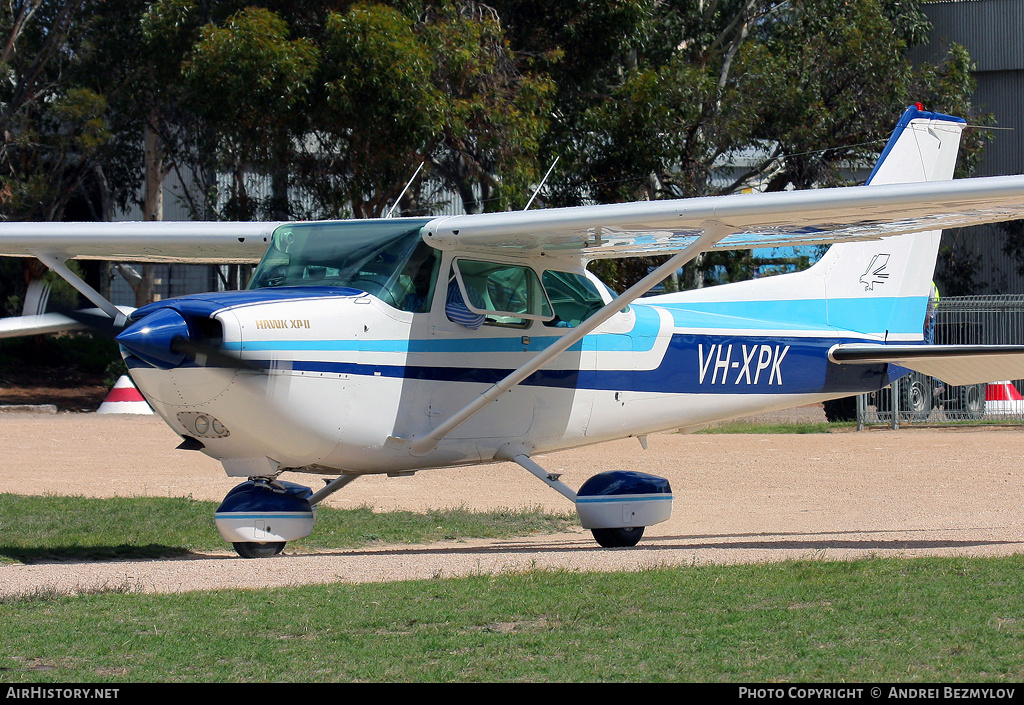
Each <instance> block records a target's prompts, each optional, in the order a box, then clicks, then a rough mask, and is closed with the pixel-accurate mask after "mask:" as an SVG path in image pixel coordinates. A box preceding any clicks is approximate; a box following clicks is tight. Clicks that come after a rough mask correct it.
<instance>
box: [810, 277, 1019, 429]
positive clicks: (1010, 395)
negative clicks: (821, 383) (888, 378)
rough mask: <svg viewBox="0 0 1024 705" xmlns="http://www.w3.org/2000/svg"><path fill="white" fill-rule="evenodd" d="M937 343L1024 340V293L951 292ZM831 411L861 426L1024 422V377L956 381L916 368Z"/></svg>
mask: <svg viewBox="0 0 1024 705" xmlns="http://www.w3.org/2000/svg"><path fill="white" fill-rule="evenodd" d="M935 343H936V344H937V345H1024V295H1010V296H951V297H946V298H944V299H942V300H941V301H940V302H939V306H938V309H937V310H936V321H935ZM830 407H831V409H830V408H829V407H827V408H826V413H827V415H828V416H829V417H830V418H832V417H833V416H836V417H838V416H845V417H846V418H850V417H853V418H855V419H856V421H857V427H858V428H861V427H863V426H865V425H875V424H887V425H889V426H892V427H893V428H898V427H899V425H900V424H902V423H929V424H934V423H947V422H964V421H1020V422H1024V380H1019V379H1017V380H1003V381H1001V382H999V383H996V384H987V385H986V384H975V385H967V386H961V387H957V386H952V385H947V384H944V383H943V382H942V380H938V379H935V378H933V377H928V376H926V375H922V374H919V373H917V372H913V373H911V374H909V375H907V376H905V377H902V378H900V379H898V380H896V381H895V382H893V383H892V385H890V386H889V387H886V388H885V389H882V390H880V391H878V392H872V393H870V394H861V395H860V396H858V397H856V398H850V399H846V400H837V401H836V402H832V403H830ZM830 411H831V413H829V412H830Z"/></svg>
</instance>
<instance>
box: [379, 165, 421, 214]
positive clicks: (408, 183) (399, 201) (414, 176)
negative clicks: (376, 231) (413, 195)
mask: <svg viewBox="0 0 1024 705" xmlns="http://www.w3.org/2000/svg"><path fill="white" fill-rule="evenodd" d="M424 164H426V162H420V165H419V166H418V167H416V171H415V172H413V175H412V178H411V179H409V180H408V181H407V182H406V183H405V188H404V189H402V192H401V193H400V194H398V198H397V199H395V205H393V206H391V208H390V209H388V214H387V215H386V216H384V217H385V218H390V217H391V214H392V213H394V212H395V209H396V208H398V204H399V203H401V202H402V196H404V195H405V192H406V191H408V190H409V187H410V186H412V182H413V181H415V180H416V177H417V176H418V175H419V173H420V169H422V168H423V165H424Z"/></svg>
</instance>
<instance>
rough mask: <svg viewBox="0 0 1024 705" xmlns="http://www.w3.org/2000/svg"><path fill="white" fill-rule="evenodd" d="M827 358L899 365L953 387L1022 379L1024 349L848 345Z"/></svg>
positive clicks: (850, 361) (972, 346) (1021, 346)
mask: <svg viewBox="0 0 1024 705" xmlns="http://www.w3.org/2000/svg"><path fill="white" fill-rule="evenodd" d="M828 356H829V359H830V360H831V361H832V362H835V363H838V364H856V365H870V364H878V363H889V364H893V365H899V366H900V367H905V368H907V369H908V370H914V371H915V372H920V373H921V374H925V375H928V376H929V377H935V378H936V379H939V380H942V381H943V382H945V383H946V384H952V385H962V384H981V383H983V382H998V381H1000V380H1005V379H1024V345H863V344H849V345H837V346H835V347H834V348H832V349H831V350H830V351H829V354H828Z"/></svg>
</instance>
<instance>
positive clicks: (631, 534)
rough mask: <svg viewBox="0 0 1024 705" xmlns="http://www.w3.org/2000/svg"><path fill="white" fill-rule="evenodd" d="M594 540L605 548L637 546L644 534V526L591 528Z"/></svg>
mask: <svg viewBox="0 0 1024 705" xmlns="http://www.w3.org/2000/svg"><path fill="white" fill-rule="evenodd" d="M590 531H591V533H592V534H594V540H595V541H597V542H598V543H599V544H600V545H601V546H602V547H604V548H627V547H629V546H636V545H637V544H638V543H639V542H640V539H641V538H643V535H644V527H642V526H637V527H634V528H631V529H591V530H590Z"/></svg>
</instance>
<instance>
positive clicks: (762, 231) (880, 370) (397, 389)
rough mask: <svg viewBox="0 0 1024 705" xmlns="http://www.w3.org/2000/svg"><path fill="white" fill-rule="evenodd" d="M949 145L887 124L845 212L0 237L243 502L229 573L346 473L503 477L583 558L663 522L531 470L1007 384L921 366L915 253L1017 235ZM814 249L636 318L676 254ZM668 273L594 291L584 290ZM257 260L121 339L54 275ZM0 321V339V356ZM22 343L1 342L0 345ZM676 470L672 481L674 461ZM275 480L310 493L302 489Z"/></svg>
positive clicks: (921, 290)
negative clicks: (47, 274)
mask: <svg viewBox="0 0 1024 705" xmlns="http://www.w3.org/2000/svg"><path fill="white" fill-rule="evenodd" d="M963 127H964V121H963V120H960V119H958V118H952V117H949V116H945V115H940V114H937V113H931V112H925V111H923V110H922V109H921V108H920V106H912V107H910V108H908V109H907V111H906V113H904V115H903V116H902V118H901V120H900V122H899V124H898V126H897V128H896V130H895V132H894V134H893V136H892V138H891V140H890V142H889V144H888V146H887V147H886V148H885V151H884V153H883V154H882V157H881V159H880V160H879V162H878V165H877V166H876V167H875V170H874V172H873V173H872V175H871V177H870V179H869V184H868V186H866V187H851V188H837V189H820V190H811V191H796V192H783V193H766V194H746V195H735V196H725V197H711V198H695V199H687V200H676V201H649V202H642V203H626V204H618V205H602V206H586V207H579V208H565V209H549V210H534V211H522V212H514V213H493V214H484V215H473V216H468V215H467V216H455V217H446V218H419V219H417V218H401V219H383V220H361V221H343V222H304V223H73V224H72V223H7V224H2V225H0V255H14V256H34V257H38V258H39V259H41V260H42V261H43V262H44V263H46V264H47V265H48V266H50V267H51V268H52V269H54V270H55V271H57V272H59V273H60V274H61V275H63V276H64V277H65V278H66V279H67V280H68V281H69V282H71V283H72V284H73V285H75V286H76V287H77V288H78V289H79V290H80V291H81V292H82V293H83V294H84V295H85V296H86V297H88V298H89V299H90V300H91V301H92V302H93V303H94V304H95V305H96V306H98V307H99V308H100V309H102V310H103V311H104V312H106V314H107V315H109V316H110V317H111V319H113V320H114V321H115V324H116V325H118V326H122V327H123V331H122V332H121V333H120V335H119V336H118V341H119V343H120V345H121V347H122V351H123V354H124V357H125V360H126V362H127V364H128V366H129V368H130V369H131V375H132V378H133V379H134V381H135V383H136V385H137V386H138V387H139V389H140V390H141V391H142V393H143V394H144V395H145V397H146V399H147V400H148V401H149V403H150V404H151V405H152V407H153V408H154V410H155V411H156V412H157V413H158V414H159V415H160V416H161V417H163V419H164V420H165V421H166V422H167V424H168V425H170V426H171V428H173V429H174V430H175V432H176V433H178V434H179V435H180V436H181V437H182V438H183V444H182V447H184V448H192V449H195V450H199V451H201V452H203V453H205V454H206V455H209V456H210V457H213V458H216V459H218V460H220V461H221V463H222V464H223V466H224V469H225V470H226V472H227V473H228V475H230V476H237V477H240V478H248V479H247V480H246V481H245V482H243V483H242V484H240V485H239V486H238V487H236V488H235V489H234V490H232V492H231V493H229V495H228V496H227V497H226V498H225V500H224V502H223V504H222V505H221V507H220V508H219V509H218V511H217V515H216V522H217V526H218V528H219V530H220V532H221V534H222V536H223V537H224V538H225V539H226V540H227V541H230V542H231V543H233V544H234V546H235V548H236V550H237V551H238V552H239V553H240V554H241V555H243V556H265V555H274V554H275V553H278V552H280V550H281V548H282V547H283V546H284V544H285V542H287V541H290V540H294V539H298V538H302V537H303V536H306V535H308V534H309V533H310V532H311V531H312V525H313V520H314V516H315V507H316V505H317V504H318V503H319V502H320V501H321V500H322V499H324V498H325V497H326V496H328V495H329V494H331V493H332V492H334V491H336V490H338V489H340V488H341V487H343V486H344V485H346V484H347V483H349V482H351V481H352V480H354V479H356V478H358V477H359V476H360V475H364V474H372V473H388V474H389V475H406V474H411V473H415V472H417V471H419V470H425V469H428V468H437V467H450V466H458V465H470V464H477V463H487V462H494V461H513V462H515V463H518V464H519V465H521V466H522V467H524V468H525V469H527V470H528V471H530V472H531V473H533V474H534V475H536V476H537V477H538V478H540V479H541V480H542V481H544V482H545V483H547V484H548V485H549V486H551V487H552V488H553V489H555V490H557V491H558V492H560V493H562V494H563V495H565V496H566V497H567V498H568V499H569V500H570V501H572V502H574V503H575V506H576V508H577V510H578V513H579V516H580V519H581V521H582V525H583V526H584V527H585V528H588V529H592V530H593V533H594V536H595V538H596V539H597V541H598V542H599V543H601V544H602V545H604V546H631V545H634V544H636V543H637V541H638V540H639V539H640V538H641V536H642V534H643V531H644V527H645V526H649V525H652V524H655V523H658V522H661V521H664V520H665V519H667V518H668V517H669V515H670V512H671V503H672V493H671V488H670V487H669V485H668V482H667V481H666V480H664V479H662V478H658V477H654V476H651V475H646V474H643V473H637V472H627V471H622V470H614V469H612V470H610V471H609V472H607V473H601V474H599V475H597V476H595V477H594V478H591V479H590V480H588V481H587V482H586V483H585V484H584V485H583V486H582V487H580V488H579V489H578V490H576V491H573V490H572V489H570V488H569V487H567V486H565V485H564V484H563V483H561V482H560V481H559V480H558V477H557V476H556V475H552V474H549V473H547V472H546V471H545V470H544V469H543V468H541V467H540V466H539V465H538V464H537V463H536V462H535V460H534V458H535V457H536V456H537V455H538V454H541V453H545V452H548V451H554V450H559V449H564V448H571V447H574V446H581V445H585V444H590V443H598V442H601V441H607V440H612V439H617V438H623V437H629V436H636V437H639V438H640V439H641V441H642V442H644V443H646V435H647V434H649V433H654V432H657V431H662V430H667V429H677V428H686V427H692V426H698V425H701V424H706V423H708V422H711V421H716V420H720V419H727V418H730V417H735V416H739V415H747V414H751V413H756V412H759V411H765V410H771V409H779V408H784V407H791V406H798V405H803V404H809V403H814V402H820V401H824V400H827V399H831V398H837V397H844V396H849V395H851V394H857V393H862V392H866V391H871V390H877V389H880V388H882V387H884V386H886V385H888V384H889V383H890V382H891V381H892V380H893V379H895V378H897V377H899V376H900V375H902V374H905V373H906V372H907V371H908V370H917V371H920V372H923V373H926V374H929V375H933V376H936V377H939V378H941V379H943V380H944V381H946V382H947V383H949V384H957V385H958V384H973V383H979V382H987V381H995V380H1004V379H1014V378H1020V377H1024V347H1005V346H1000V347H963V346H930V345H929V346H926V345H921V343H922V342H923V335H922V333H923V327H924V319H925V310H926V306H927V300H928V294H929V291H930V286H931V278H932V273H933V269H934V264H935V258H936V253H937V248H938V243H939V235H940V229H941V228H944V227H954V226H965V225H972V224H978V223H985V222H993V221H999V220H1011V219H1018V218H1022V217H1024V177H1021V176H1014V177H996V178H984V179H963V180H957V181H952V180H951V177H952V173H953V167H954V164H955V161H956V155H957V150H958V146H959V139H960V134H961V130H962V129H963ZM817 243H838V244H834V245H833V246H832V247H831V248H830V249H829V251H828V252H827V253H826V254H825V256H824V257H823V258H822V259H821V260H820V261H819V262H818V263H816V264H815V265H814V266H813V267H811V268H810V269H808V270H806V271H802V272H797V273H793V274H786V275H780V276H775V277H769V278H764V279H758V280H753V281H747V282H741V283H737V284H729V285H723V286H716V287H712V288H707V289H700V290H695V291H686V292H681V293H673V294H666V295H662V296H651V297H647V298H644V299H642V300H640V298H639V297H640V296H641V295H643V294H645V293H647V292H648V291H649V290H650V289H651V288H652V287H653V286H655V285H656V284H657V283H659V282H660V281H662V280H663V279H665V278H666V277H667V276H668V275H669V274H670V273H671V272H673V271H676V270H678V269H679V268H680V267H682V265H683V264H684V263H686V262H687V261H689V260H691V259H692V258H693V257H695V256H696V255H698V254H699V253H701V252H704V251H707V250H710V249H714V248H720V249H740V248H753V247H771V246H782V245H801V244H817ZM657 254H669V255H671V257H670V259H669V260H668V261H667V262H666V263H665V264H663V265H662V266H660V267H658V268H657V269H656V270H654V271H653V272H651V274H650V275H649V276H647V277H645V278H644V279H643V280H642V281H641V282H639V283H638V284H636V285H635V286H633V287H632V288H630V289H629V290H628V291H626V292H625V293H622V294H618V295H616V294H614V293H612V292H611V291H610V290H609V289H608V288H607V287H605V286H604V285H603V284H601V283H600V282H599V281H598V280H597V279H596V278H595V277H594V276H593V275H592V274H590V273H589V272H588V271H587V270H586V265H587V263H588V262H589V261H591V260H594V259H597V258H602V257H629V256H638V255H657ZM75 257H78V258H93V259H107V260H117V261H135V262H139V261H177V262H219V263H224V262H257V261H258V262H259V266H258V268H257V269H256V271H255V274H254V277H253V280H252V285H251V286H250V288H249V289H248V290H246V291H237V292H218V293H211V294H201V295H195V296H186V297H182V298H178V299H171V300H167V301H160V302H157V303H154V304H150V305H148V306H144V307H142V308H139V309H137V310H135V311H134V312H131V313H130V314H128V315H127V317H126V315H125V312H124V311H122V310H119V309H117V308H116V307H114V306H113V305H112V304H111V303H110V302H109V301H106V300H104V299H103V298H102V297H101V296H99V294H97V292H95V291H94V290H92V289H91V288H89V287H88V286H87V285H86V284H85V283H84V282H83V281H81V280H80V279H79V278H78V277H77V276H75V275H74V273H72V272H71V271H70V270H68V268H67V267H66V265H65V261H66V260H68V259H71V258H75ZM23 323H27V322H25V321H22V322H20V323H19V320H18V319H8V321H7V322H6V325H7V334H15V333H17V332H18V331H19V326H20V325H22V324H23ZM23 328H24V326H23ZM681 462H685V461H682V460H681ZM284 472H293V473H308V474H314V475H321V476H327V477H328V478H332V479H330V480H329V481H328V483H327V484H326V486H325V487H323V489H321V490H319V491H317V492H313V491H312V490H311V489H310V488H308V487H305V486H302V485H298V484H295V483H291V482H284V481H282V480H281V479H280V476H281V475H282V473H284Z"/></svg>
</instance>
